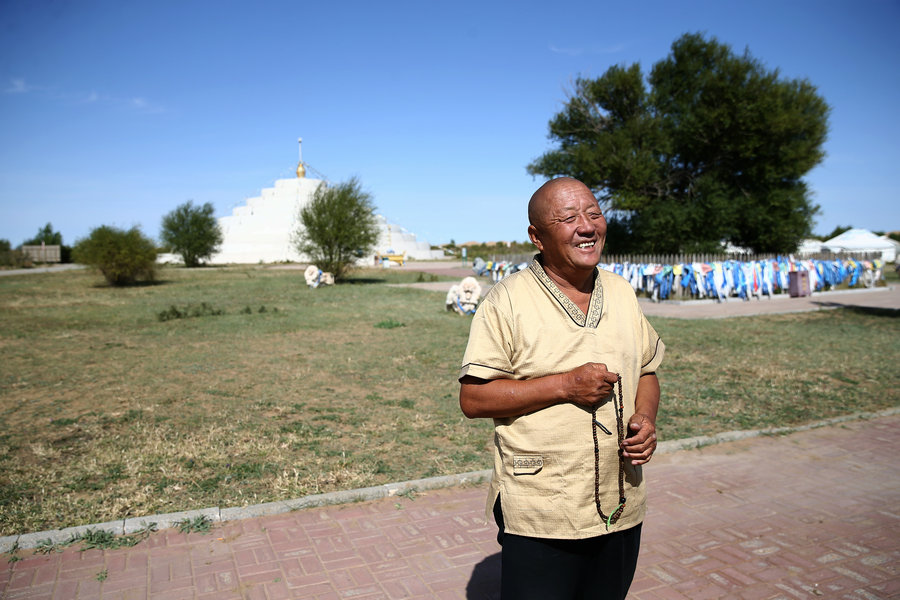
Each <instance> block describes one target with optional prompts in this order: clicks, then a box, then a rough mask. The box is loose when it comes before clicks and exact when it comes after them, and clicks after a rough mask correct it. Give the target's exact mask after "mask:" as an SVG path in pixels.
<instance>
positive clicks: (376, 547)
mask: <svg viewBox="0 0 900 600" xmlns="http://www.w3.org/2000/svg"><path fill="white" fill-rule="evenodd" d="M897 448H900V415H892V416H881V417H878V418H876V419H873V420H867V421H851V422H848V423H844V424H841V425H835V426H829V427H822V428H819V429H813V430H809V431H803V432H798V433H792V434H789V435H783V436H767V437H755V438H752V439H746V440H742V441H737V442H728V443H723V444H718V445H714V446H706V447H702V448H700V449H692V450H679V451H675V452H671V453H664V454H660V455H658V456H656V457H654V460H653V461H652V462H651V463H649V465H648V466H647V467H646V476H647V480H648V482H649V483H648V485H649V489H650V499H649V503H650V509H649V514H648V517H647V521H646V523H645V526H644V539H643V547H642V553H641V558H640V561H639V564H638V573H637V576H636V579H635V581H634V584H633V586H632V589H631V594H630V596H629V598H631V599H633V600H660V599H689V600H701V599H705V598H738V599H746V600H758V599H776V598H777V599H794V598H817V597H824V598H843V599H850V600H870V599H873V598H898V597H900V573H898V568H900V465H898V462H897V460H896V456H895V454H894V453H895V452H896V451H897ZM484 496H485V489H484V485H478V486H471V487H457V488H449V489H443V490H437V491H429V492H426V493H422V494H420V495H418V496H415V497H412V498H409V497H400V498H388V499H384V500H378V501H371V502H363V503H357V504H349V505H343V506H337V507H327V508H316V509H307V510H301V511H296V512H290V513H283V514H279V515H272V516H268V517H260V518H252V519H246V520H241V521H229V522H225V523H220V524H217V525H216V526H215V527H214V528H213V529H212V531H211V532H210V533H208V534H205V535H204V534H200V533H192V534H182V533H179V532H178V531H177V530H174V529H169V530H165V531H160V532H157V533H155V534H153V535H151V536H150V538H149V539H148V540H146V541H144V542H141V543H140V544H138V545H137V546H135V547H133V548H129V549H119V550H105V551H103V550H88V551H85V552H80V551H78V550H77V549H73V548H68V549H66V550H65V551H63V552H60V553H52V554H49V555H41V554H32V553H31V551H30V550H29V551H20V552H19V555H20V556H23V558H22V560H20V561H18V562H14V563H7V562H6V560H3V561H2V564H0V597H2V598H4V599H5V600H14V599H23V598H49V599H76V600H77V599H87V598H92V599H93V598H104V599H105V598H117V599H123V600H124V599H128V600H133V599H137V598H140V599H148V598H149V599H153V600H163V599H188V598H191V599H193V598H196V599H210V600H212V599H216V600H220V599H222V600H228V599H235V600H238V599H261V600H263V599H267V600H275V599H286V598H308V599H314V600H340V599H353V600H374V599H376V598H391V599H393V598H410V599H413V598H421V599H425V598H446V599H458V600H459V599H491V598H499V593H498V590H497V581H498V576H499V554H498V553H499V547H498V546H497V543H496V541H495V539H494V536H495V529H494V526H493V525H492V524H491V525H488V524H485V523H484V522H483V520H482V511H483V505H484Z"/></svg>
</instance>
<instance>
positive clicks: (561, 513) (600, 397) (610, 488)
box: [459, 178, 665, 600]
mask: <svg viewBox="0 0 900 600" xmlns="http://www.w3.org/2000/svg"><path fill="white" fill-rule="evenodd" d="M528 218H529V222H530V225H529V227H528V235H529V237H530V238H531V241H532V242H533V243H534V245H535V246H536V247H537V249H538V250H539V251H540V254H539V255H537V256H536V257H535V260H534V261H533V262H532V263H531V265H530V266H529V268H528V269H525V270H524V271H520V272H518V273H515V274H514V275H511V276H510V277H508V278H506V279H504V280H502V281H500V282H498V283H497V284H496V285H495V286H494V287H493V288H492V289H491V291H490V292H489V293H488V294H487V295H486V296H485V298H484V300H483V301H482V304H481V305H480V306H479V308H478V311H477V312H476V314H475V316H474V318H473V321H472V328H471V333H470V335H469V343H468V346H467V348H466V353H465V357H464V359H463V367H462V370H461V372H460V379H459V380H460V383H461V388H460V394H459V402H460V407H461V408H462V411H463V413H464V414H465V415H466V416H467V417H469V418H478V417H486V418H492V419H493V420H494V471H493V477H492V481H491V486H490V491H489V495H488V506H487V509H488V510H487V512H488V513H491V512H493V514H494V518H495V520H496V521H497V525H498V527H499V529H500V531H499V534H498V536H497V537H498V541H500V543H501V544H502V546H503V551H502V559H501V565H502V567H501V568H502V575H501V597H503V598H504V600H520V599H529V598H535V599H540V600H548V599H554V598H559V599H569V598H573V599H574V598H610V599H612V598H615V599H623V598H625V595H626V594H627V592H628V587H629V586H630V585H631V581H632V578H633V577H634V570H635V565H636V564H637V556H638V548H639V546H640V527H641V522H642V521H643V517H644V501H645V490H644V483H643V477H642V474H641V465H643V464H644V463H646V462H647V461H649V460H650V457H651V456H652V455H653V451H654V450H655V449H656V426H655V423H656V413H657V407H658V406H659V382H658V380H657V378H656V374H655V370H656V368H657V367H658V366H659V364H660V362H661V361H662V357H663V353H664V349H665V347H664V345H663V343H662V341H660V339H659V336H658V335H657V334H656V332H655V331H654V330H653V328H652V327H651V326H650V324H649V323H648V322H647V320H646V319H645V318H644V316H643V313H642V312H641V310H640V308H639V306H638V303H637V299H636V298H635V295H634V291H633V290H632V288H631V286H630V285H629V284H628V283H627V282H626V281H625V280H624V279H622V278H621V277H619V276H618V275H615V274H612V273H609V272H607V271H603V270H601V269H598V268H597V263H598V262H599V261H600V252H601V250H602V248H603V243H604V241H605V239H606V220H605V219H604V217H603V214H602V212H601V211H600V207H599V206H598V204H597V200H596V198H594V195H593V194H592V193H591V191H590V189H588V187H587V186H585V185H584V184H583V183H581V182H579V181H577V180H575V179H571V178H559V179H554V180H551V181H549V182H547V183H546V184H544V185H543V186H541V188H540V189H538V190H537V191H536V192H535V194H534V196H532V198H531V201H530V202H529V204H528Z"/></svg>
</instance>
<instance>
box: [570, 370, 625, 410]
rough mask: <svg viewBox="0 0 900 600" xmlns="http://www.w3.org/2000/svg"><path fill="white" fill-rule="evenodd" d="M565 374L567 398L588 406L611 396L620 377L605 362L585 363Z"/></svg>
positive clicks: (572, 401) (574, 402)
mask: <svg viewBox="0 0 900 600" xmlns="http://www.w3.org/2000/svg"><path fill="white" fill-rule="evenodd" d="M565 376H566V384H567V385H566V398H567V400H568V401H569V402H571V403H573V404H577V405H579V406H584V407H587V408H590V407H592V406H594V405H595V404H597V403H598V402H602V401H603V400H606V399H607V398H609V395H610V394H612V391H613V385H615V383H616V381H617V380H618V379H619V376H618V374H616V373H611V372H610V371H608V370H607V368H606V365H604V364H603V363H585V364H583V365H581V366H580V367H576V368H575V369H572V370H571V371H569V372H568V373H565Z"/></svg>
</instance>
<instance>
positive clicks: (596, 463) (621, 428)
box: [591, 375, 625, 529]
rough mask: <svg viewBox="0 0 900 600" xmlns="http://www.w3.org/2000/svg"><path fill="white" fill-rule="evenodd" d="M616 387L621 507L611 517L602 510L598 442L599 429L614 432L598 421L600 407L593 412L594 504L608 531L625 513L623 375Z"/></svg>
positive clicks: (614, 406) (607, 433)
mask: <svg viewBox="0 0 900 600" xmlns="http://www.w3.org/2000/svg"><path fill="white" fill-rule="evenodd" d="M615 386H616V387H618V392H619V394H618V400H619V404H618V405H616V401H615V399H613V409H614V410H615V412H616V434H617V437H618V439H619V452H618V453H619V506H617V507H616V509H615V510H614V511H613V512H612V514H610V515H609V516H606V515H605V514H603V509H601V508H600V443H599V442H598V441H597V429H598V428H599V429H601V430H603V432H604V433H605V434H606V435H612V432H611V431H610V430H609V429H607V428H606V427H604V426H603V424H602V423H600V421H598V420H597V408H599V405H598V406H595V407H594V409H593V410H592V411H591V430H592V432H593V434H594V503H595V504H596V505H597V514H599V515H600V518H601V519H603V521H604V522H605V523H606V527H607V529H609V526H610V525H612V524H613V523H615V522H617V521H618V520H619V517H621V516H622V513H623V512H625V457H624V456H622V441H623V440H624V439H625V421H624V415H625V402H624V399H623V398H622V376H621V375H619V376H617V378H616V383H615Z"/></svg>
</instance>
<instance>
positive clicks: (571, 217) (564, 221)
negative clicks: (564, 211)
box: [563, 215, 575, 223]
mask: <svg viewBox="0 0 900 600" xmlns="http://www.w3.org/2000/svg"><path fill="white" fill-rule="evenodd" d="M574 220H575V216H574V215H572V216H570V217H566V218H565V219H563V223H571V222H572V221H574Z"/></svg>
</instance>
